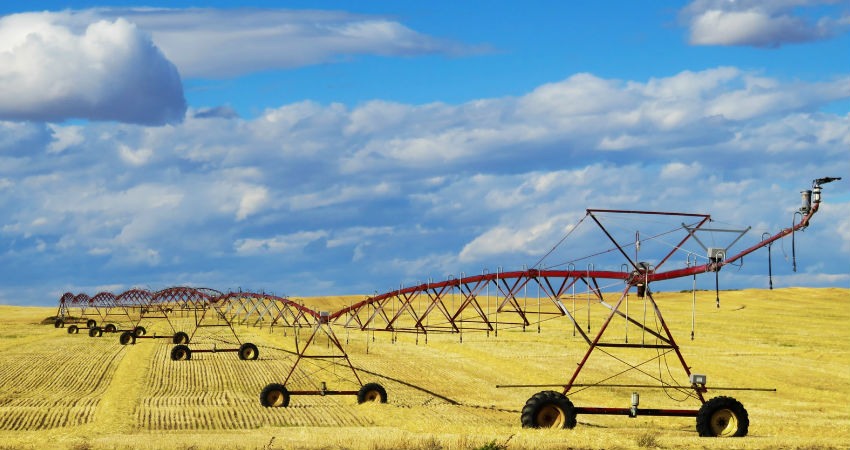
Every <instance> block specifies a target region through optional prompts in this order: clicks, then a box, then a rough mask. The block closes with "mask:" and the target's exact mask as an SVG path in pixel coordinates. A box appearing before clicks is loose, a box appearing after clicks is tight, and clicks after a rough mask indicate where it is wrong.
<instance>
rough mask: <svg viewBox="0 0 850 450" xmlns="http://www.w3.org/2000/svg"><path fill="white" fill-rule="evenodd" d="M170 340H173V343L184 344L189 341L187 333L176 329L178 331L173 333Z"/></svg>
mask: <svg viewBox="0 0 850 450" xmlns="http://www.w3.org/2000/svg"><path fill="white" fill-rule="evenodd" d="M171 342H173V343H175V344H184V345H185V344H188V343H189V335H188V334H186V333H184V332H182V331H178V332H176V333H174V338H172V339H171Z"/></svg>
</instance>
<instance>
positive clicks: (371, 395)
mask: <svg viewBox="0 0 850 450" xmlns="http://www.w3.org/2000/svg"><path fill="white" fill-rule="evenodd" d="M363 401H364V402H380V401H381V393H380V392H378V391H369V392H366V395H364V396H363Z"/></svg>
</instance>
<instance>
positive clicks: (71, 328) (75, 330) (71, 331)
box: [68, 325, 80, 334]
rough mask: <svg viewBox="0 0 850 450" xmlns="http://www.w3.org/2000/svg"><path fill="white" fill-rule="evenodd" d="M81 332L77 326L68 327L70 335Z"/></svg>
mask: <svg viewBox="0 0 850 450" xmlns="http://www.w3.org/2000/svg"><path fill="white" fill-rule="evenodd" d="M79 332H80V329H79V328H77V326H76V325H71V326H69V327H68V334H77V333H79Z"/></svg>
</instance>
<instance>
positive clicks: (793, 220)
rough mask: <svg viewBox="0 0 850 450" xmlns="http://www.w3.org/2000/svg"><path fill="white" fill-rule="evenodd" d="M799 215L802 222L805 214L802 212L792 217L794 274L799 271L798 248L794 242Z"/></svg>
mask: <svg viewBox="0 0 850 450" xmlns="http://www.w3.org/2000/svg"><path fill="white" fill-rule="evenodd" d="M797 214H799V215H800V220H803V213H801V212H800V211H796V212H794V215H793V216H791V268H792V269H793V271H794V272H796V271H797V246H796V243H795V241H794V235H795V234H796V230H795V228H796V227H797V224H796V219H797Z"/></svg>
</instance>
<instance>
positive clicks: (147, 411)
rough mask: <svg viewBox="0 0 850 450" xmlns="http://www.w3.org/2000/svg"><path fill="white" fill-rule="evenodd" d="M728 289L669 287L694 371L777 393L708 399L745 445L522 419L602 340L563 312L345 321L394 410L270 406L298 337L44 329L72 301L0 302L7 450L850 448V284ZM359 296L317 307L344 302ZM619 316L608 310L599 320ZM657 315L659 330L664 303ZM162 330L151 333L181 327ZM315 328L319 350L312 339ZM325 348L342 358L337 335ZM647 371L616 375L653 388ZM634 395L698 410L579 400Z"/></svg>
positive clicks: (634, 335)
mask: <svg viewBox="0 0 850 450" xmlns="http://www.w3.org/2000/svg"><path fill="white" fill-rule="evenodd" d="M720 297H721V307H720V308H719V309H718V308H716V307H715V302H714V299H715V294H714V292H708V291H699V292H697V299H696V303H697V305H696V309H695V311H692V304H691V302H692V294H691V293H689V292H688V293H663V292H662V293H656V294H655V298H656V300H657V301H658V304H659V306H660V309H661V311H662V313H663V315H664V319H665V320H666V321H667V322H668V325H669V327H670V329H671V330H672V332H673V335H674V337H675V338H676V339H677V342H678V344H679V346H680V348H681V351H682V353H683V355H684V357H685V358H686V360H687V362H688V364H689V365H690V366H691V368H692V370H693V371H694V372H697V373H704V374H706V375H707V376H708V380H709V383H708V384H709V386H717V387H753V388H771V389H772V388H775V389H776V392H763V391H747V390H744V391H715V392H709V393H708V397H713V396H716V395H729V396H733V397H735V398H737V399H738V400H739V401H741V402H742V403H743V404H744V406H745V407H746V409H747V411H748V413H749V418H750V427H749V434H748V436H746V437H744V438H723V439H719V438H700V437H698V436H697V433H696V430H695V427H694V423H695V421H694V419H693V418H665V417H640V416H639V417H637V418H628V417H625V416H590V415H579V416H578V426H577V427H576V428H574V429H572V430H532V429H523V428H522V427H521V426H520V421H519V418H520V410H521V409H522V407H523V405H524V404H525V402H526V400H527V399H528V398H529V397H531V396H532V395H533V394H535V393H536V392H538V391H541V390H545V389H553V388H545V387H529V388H497V385H511V384H540V385H545V384H558V383H565V382H566V381H567V380H568V379H569V377H570V375H571V374H572V372H573V370H574V368H575V367H576V363H577V362H578V361H579V360H580V359H581V357H582V356H583V355H584V353H585V351H586V350H587V345H586V344H585V343H584V341H583V340H582V339H581V338H580V337H578V336H574V330H573V325H572V323H571V322H569V321H568V320H567V319H566V318H563V317H562V318H558V319H555V320H548V321H545V322H543V323H542V324H541V326H540V329H539V331H538V328H537V326H536V325H532V326H531V327H528V328H526V330H524V331H523V330H522V329H521V328H518V327H513V328H511V327H503V328H502V329H501V330H500V332H499V335H498V337H496V336H495V335H494V333H489V334H488V333H484V332H470V331H467V332H465V333H464V334H463V335H462V336H459V335H457V334H444V335H435V334H431V335H430V336H428V339H427V343H426V339H425V337H424V336H423V335H419V336H416V335H413V334H399V335H396V336H393V335H391V334H387V333H374V334H373V333H364V332H360V331H346V330H343V329H340V328H336V333H337V337H338V338H339V339H340V340H341V341H342V342H343V343H344V344H345V346H346V350H347V352H348V354H349V356H350V358H351V362H352V363H353V364H354V365H355V366H356V367H357V368H358V369H359V371H358V375H359V376H360V378H361V381H362V382H363V383H368V382H378V383H380V384H381V385H383V386H384V387H385V388H386V390H387V392H388V396H389V401H388V403H386V404H363V405H358V404H357V402H356V399H355V398H354V397H353V396H324V397H322V396H293V397H292V401H291V403H290V406H289V407H288V408H264V407H262V406H261V405H260V402H259V393H260V391H261V390H262V388H263V387H264V386H265V385H266V384H268V383H274V382H282V381H283V378H284V377H285V375H286V374H287V373H288V371H289V369H290V367H292V364H293V361H294V357H293V355H292V354H291V350H292V349H293V348H294V339H295V336H294V334H295V331H294V330H288V331H286V333H284V330H283V329H280V328H275V329H269V328H268V327H252V326H248V325H239V326H237V327H236V331H237V334H238V336H239V339H240V340H241V341H243V342H245V341H250V342H253V343H255V344H257V346H258V347H259V349H260V358H259V359H258V360H256V361H241V360H239V359H238V358H237V357H236V355H235V354H234V353H197V354H195V355H193V357H192V359H191V360H189V361H172V360H171V359H170V358H169V354H170V351H171V348H172V347H173V344H171V342H170V340H168V339H146V340H140V341H138V342H137V343H136V344H135V345H128V346H122V345H120V344H119V343H118V336H117V335H115V334H107V335H104V336H103V337H101V338H90V337H88V336H87V335H86V334H84V332H81V333H80V334H77V335H70V334H68V333H67V332H66V330H65V329H56V328H54V327H53V326H51V325H42V324H41V322H42V320H43V319H44V318H46V317H48V316H51V315H53V314H55V313H56V311H55V308H31V307H15V306H0V386H2V391H0V449H29V448H32V449H38V448H60V449H65V448H67V449H99V448H116V449H125V448H126V449H130V448H142V449H155V448H175V449H207V448H244V449H260V448H263V449H265V448H275V449H306V448H328V449H331V448H350V449H396V448H398V449H440V448H445V449H449V448H451V449H453V448H459V449H477V448H491V449H492V448H507V449H523V448H543V449H617V448H619V449H632V448H707V449H727V448H741V449H776V448H782V449H819V448H824V449H829V448H835V449H847V448H850V289H834V288H824V289H811V288H787V289H777V290H773V291H768V290H740V291H721V293H720ZM351 300H352V299H351V298H315V299H305V303H306V304H307V306H310V307H312V308H314V309H323V308H324V309H328V310H335V309H338V308H339V307H340V306H341V305H345V304H347V303H348V302H350V301H351ZM579 303H581V302H579ZM630 307H631V312H630V314H633V315H642V314H643V304H642V303H641V302H640V301H638V300H632V302H631V304H630ZM692 312H695V315H696V326H695V329H694V331H695V339H694V340H691V339H690V332H691V326H692ZM578 316H579V317H581V314H579V315H578ZM603 319H604V314H594V315H593V317H592V318H591V323H590V328H591V330H592V331H593V330H598V327H599V326H601V321H602V320H603ZM579 322H580V323H581V322H582V321H581V320H580V321H579ZM646 323H647V324H650V323H653V319H652V314H651V311H650V312H649V320H648V321H647V322H646ZM581 325H582V326H587V324H586V323H581ZM146 326H148V332H149V334H153V333H157V332H158V331H159V332H160V333H163V334H165V333H168V332H170V330H164V329H160V330H158V329H157V327H158V326H161V325H156V324H153V325H146ZM216 333H217V334H214V335H211V336H208V337H207V340H206V341H205V340H204V339H199V340H196V341H197V342H201V343H199V344H198V347H199V348H205V347H204V346H205V345H206V346H207V347H208V348H211V347H212V346H216V347H220V348H225V347H228V346H229V345H230V346H232V344H233V342H235V340H234V339H233V337H232V334H231V335H228V333H229V329H224V330H221V329H219V330H218V331H216ZM300 333H301V335H299V338H300V339H301V340H302V341H301V342H303V339H304V338H305V337H306V334H309V331H307V330H302V331H301V332H300ZM627 333H628V338H629V340H630V342H632V343H634V342H640V341H641V340H646V339H652V338H651V336H650V337H649V338H648V337H647V335H646V334H645V333H641V330H640V329H638V328H637V327H635V326H633V325H631V326H627V325H626V323H625V321H622V320H615V321H614V322H612V323H611V325H610V333H609V334H607V335H606V337H607V338H610V339H615V340H618V339H623V340H625V338H626V334H627ZM461 340H462V342H461ZM313 349H314V350H315V351H317V352H320V353H321V352H322V351H327V352H332V351H333V348H332V346H330V344H329V343H328V342H327V339H326V338H324V336H320V337H319V338H318V340H317V341H316V342H315V343H314V346H313ZM640 352H641V350H638V351H633V352H624V353H622V354H619V353H617V352H614V351H611V353H612V354H613V356H615V357H616V358H619V359H622V360H630V358H637V359H634V360H633V364H642V365H641V366H640V367H641V369H642V370H643V371H645V372H647V373H648V374H650V375H652V376H657V377H660V378H663V379H668V380H670V381H671V382H677V383H680V384H686V383H687V378H686V377H685V376H684V375H683V371H682V368H681V365H680V364H679V363H678V360H677V358H676V357H675V355H674V354H670V355H667V356H666V357H658V355H657V354H655V353H653V352H657V351H655V350H643V351H642V352H643V354H640ZM616 358H614V357H611V356H607V355H604V354H602V353H594V354H593V355H592V356H591V357H590V359H589V360H588V363H587V366H586V367H585V369H584V370H583V371H582V373H581V375H580V377H579V379H578V380H576V381H577V382H578V383H592V382H595V381H599V380H602V379H604V378H606V377H607V376H610V375H612V374H615V373H619V372H621V371H623V370H624V369H625V368H626V366H625V365H624V364H623V363H622V362H620V361H619V360H618V359H616ZM630 361H631V360H630ZM644 361H646V362H644ZM632 376H633V375H632V374H625V375H623V376H622V377H618V378H615V379H613V380H612V382H619V381H626V382H633V381H637V379H635V380H633V379H632V378H629V377H632ZM323 381H324V382H326V383H327V385H328V388H329V389H344V390H347V389H351V388H352V386H354V389H356V380H354V378H353V375H352V373H351V371H350V370H349V369H348V368H347V367H345V366H343V365H340V364H324V363H319V362H315V361H308V362H304V363H302V364H300V365H299V370H298V371H297V372H296V376H294V377H293V379H292V380H291V381H290V383H288V387H290V388H291V389H300V388H303V389H314V388H316V387H317V386H318V384H319V383H320V382H323ZM646 381H647V380H643V382H646ZM650 381H651V380H650ZM554 389H557V388H554ZM633 391H639V393H640V396H641V397H640V398H641V404H640V406H641V407H646V408H673V409H697V408H698V407H699V404H698V403H695V402H694V401H693V400H692V399H690V400H688V399H686V398H682V396H681V395H680V393H677V392H670V391H667V390H662V389H641V388H610V387H598V388H593V389H587V390H583V391H581V392H576V393H574V394H571V395H570V398H571V400H572V402H573V403H574V404H575V405H576V406H608V407H624V408H627V407H628V406H629V402H630V395H631V393H632V392H633ZM683 400H685V401H683Z"/></svg>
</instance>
